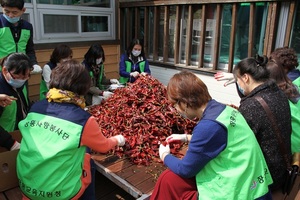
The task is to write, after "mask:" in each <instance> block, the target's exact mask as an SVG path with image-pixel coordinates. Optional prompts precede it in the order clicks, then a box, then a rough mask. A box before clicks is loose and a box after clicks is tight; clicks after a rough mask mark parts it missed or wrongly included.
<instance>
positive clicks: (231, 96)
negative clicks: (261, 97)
mask: <svg viewBox="0 0 300 200" xmlns="http://www.w3.org/2000/svg"><path fill="white" fill-rule="evenodd" d="M150 69H151V74H152V76H153V77H155V78H157V79H158V80H159V81H160V82H161V83H162V84H164V85H167V84H168V82H169V80H170V78H171V77H172V76H173V75H174V74H175V73H177V72H179V70H175V69H168V68H163V67H156V66H150ZM196 75H197V76H198V77H199V78H200V79H201V80H202V81H203V82H204V83H205V84H206V86H207V88H208V91H209V93H210V95H211V96H212V98H213V99H215V100H217V101H219V102H222V103H225V104H234V105H237V106H238V105H239V104H240V103H239V102H240V97H239V96H238V94H237V91H236V87H235V84H231V85H229V86H227V87H224V86H223V84H224V81H216V80H215V79H214V77H213V76H209V75H202V74H196Z"/></svg>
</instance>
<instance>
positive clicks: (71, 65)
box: [49, 59, 91, 95]
mask: <svg viewBox="0 0 300 200" xmlns="http://www.w3.org/2000/svg"><path fill="white" fill-rule="evenodd" d="M90 87H91V77H90V74H89V72H88V70H86V68H85V66H83V65H82V64H80V63H79V62H78V61H77V60H75V59H71V60H68V61H65V62H63V63H60V64H58V65H57V67H55V68H54V69H53V70H52V72H51V80H50V84H49V88H56V89H61V90H68V91H71V92H74V93H76V94H78V95H86V94H87V92H88V90H89V88H90Z"/></svg>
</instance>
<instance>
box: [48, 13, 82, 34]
mask: <svg viewBox="0 0 300 200" xmlns="http://www.w3.org/2000/svg"><path fill="white" fill-rule="evenodd" d="M70 24H72V25H71V26H70ZM44 30H45V33H78V32H79V31H78V17H77V16H71V15H49V14H46V15H44Z"/></svg>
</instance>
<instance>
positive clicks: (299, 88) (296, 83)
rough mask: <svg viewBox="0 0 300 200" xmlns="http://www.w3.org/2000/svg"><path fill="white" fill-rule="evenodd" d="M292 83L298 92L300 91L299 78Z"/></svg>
mask: <svg viewBox="0 0 300 200" xmlns="http://www.w3.org/2000/svg"><path fill="white" fill-rule="evenodd" d="M293 83H294V84H295V85H296V86H297V87H298V90H299V91H300V77H298V78H296V79H295V80H294V81H293Z"/></svg>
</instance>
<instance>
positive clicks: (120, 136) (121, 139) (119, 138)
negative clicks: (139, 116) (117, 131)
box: [114, 135, 126, 146]
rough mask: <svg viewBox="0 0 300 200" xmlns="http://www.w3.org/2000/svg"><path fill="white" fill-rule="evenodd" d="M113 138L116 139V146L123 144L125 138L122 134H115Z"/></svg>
mask: <svg viewBox="0 0 300 200" xmlns="http://www.w3.org/2000/svg"><path fill="white" fill-rule="evenodd" d="M114 138H116V139H117V141H118V146H124V144H125V141H126V140H125V137H124V136H123V135H116V136H114Z"/></svg>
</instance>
